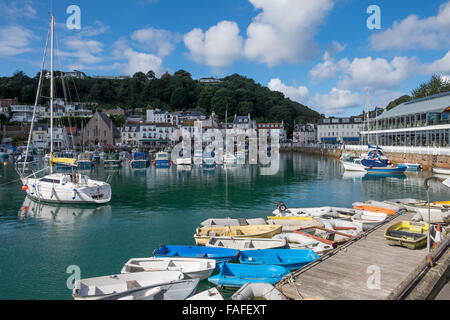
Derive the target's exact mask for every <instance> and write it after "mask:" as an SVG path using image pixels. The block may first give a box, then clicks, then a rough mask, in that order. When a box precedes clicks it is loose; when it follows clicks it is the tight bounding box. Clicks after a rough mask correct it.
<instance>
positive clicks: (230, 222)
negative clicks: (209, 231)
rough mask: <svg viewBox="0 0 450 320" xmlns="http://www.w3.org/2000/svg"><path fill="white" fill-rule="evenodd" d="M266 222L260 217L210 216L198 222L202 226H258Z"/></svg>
mask: <svg viewBox="0 0 450 320" xmlns="http://www.w3.org/2000/svg"><path fill="white" fill-rule="evenodd" d="M264 224H266V221H265V220H264V219H262V218H256V219H231V218H211V219H207V220H205V221H203V222H202V223H200V225H201V226H202V227H214V226H217V227H221V226H230V227H233V226H251V225H255V226H259V225H264Z"/></svg>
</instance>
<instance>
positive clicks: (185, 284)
mask: <svg viewBox="0 0 450 320" xmlns="http://www.w3.org/2000/svg"><path fill="white" fill-rule="evenodd" d="M199 281H200V280H199V279H184V280H178V281H172V282H169V283H161V284H154V285H150V286H146V287H142V288H137V289H133V290H128V291H125V292H121V293H115V294H111V295H107V296H105V297H102V298H99V299H98V300H185V299H186V298H188V297H189V296H191V295H192V294H193V293H194V292H195V290H196V289H197V286H198V282H199Z"/></svg>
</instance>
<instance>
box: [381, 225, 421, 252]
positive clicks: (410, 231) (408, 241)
mask: <svg viewBox="0 0 450 320" xmlns="http://www.w3.org/2000/svg"><path fill="white" fill-rule="evenodd" d="M428 228H429V225H428V224H427V223H423V222H412V221H400V222H399V223H396V224H394V225H392V226H390V227H389V228H387V229H386V231H385V233H384V237H385V238H386V240H387V242H388V244H389V245H390V246H402V247H406V248H409V249H421V248H423V247H425V246H426V245H427V232H428Z"/></svg>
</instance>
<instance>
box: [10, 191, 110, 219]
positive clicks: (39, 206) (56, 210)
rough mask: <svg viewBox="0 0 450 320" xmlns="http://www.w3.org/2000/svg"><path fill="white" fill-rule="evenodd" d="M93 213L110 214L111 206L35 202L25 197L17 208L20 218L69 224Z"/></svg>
mask: <svg viewBox="0 0 450 320" xmlns="http://www.w3.org/2000/svg"><path fill="white" fill-rule="evenodd" d="M94 214H101V215H102V217H103V218H104V217H109V216H110V215H111V206H109V205H105V206H100V207H98V206H95V207H93V206H81V205H80V206H79V207H75V206H70V205H56V204H47V203H42V202H37V201H34V200H32V199H30V198H29V197H25V200H24V201H23V204H22V207H21V208H20V210H19V218H20V219H29V218H34V219H39V220H45V221H49V222H56V223H64V224H69V223H73V222H75V221H79V220H81V219H87V218H91V217H92V216H93V215H94Z"/></svg>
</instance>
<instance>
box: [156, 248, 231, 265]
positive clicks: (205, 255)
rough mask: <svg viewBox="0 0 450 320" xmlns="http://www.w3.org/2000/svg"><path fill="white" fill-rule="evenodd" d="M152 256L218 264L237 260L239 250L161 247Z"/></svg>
mask: <svg viewBox="0 0 450 320" xmlns="http://www.w3.org/2000/svg"><path fill="white" fill-rule="evenodd" d="M153 254H154V255H155V257H186V258H200V259H214V260H216V262H217V263H220V262H224V261H230V262H231V261H234V260H235V259H237V257H238V255H239V250H235V249H227V248H214V247H203V246H182V245H174V246H170V245H162V246H161V247H159V248H158V249H156V250H155V251H154V252H153Z"/></svg>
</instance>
